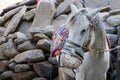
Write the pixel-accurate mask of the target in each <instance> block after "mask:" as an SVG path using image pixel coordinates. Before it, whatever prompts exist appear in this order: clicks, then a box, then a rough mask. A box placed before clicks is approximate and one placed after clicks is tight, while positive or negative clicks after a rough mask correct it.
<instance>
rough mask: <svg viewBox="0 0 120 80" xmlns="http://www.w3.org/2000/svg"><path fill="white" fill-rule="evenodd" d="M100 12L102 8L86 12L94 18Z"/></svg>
mask: <svg viewBox="0 0 120 80" xmlns="http://www.w3.org/2000/svg"><path fill="white" fill-rule="evenodd" d="M98 12H100V8H96V9H91V11H88V13H86V15H87V16H88V17H89V18H90V19H91V18H93V17H94V16H95V15H96V14H97V13H98Z"/></svg>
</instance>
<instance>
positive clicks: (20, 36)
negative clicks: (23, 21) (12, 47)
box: [12, 32, 29, 45]
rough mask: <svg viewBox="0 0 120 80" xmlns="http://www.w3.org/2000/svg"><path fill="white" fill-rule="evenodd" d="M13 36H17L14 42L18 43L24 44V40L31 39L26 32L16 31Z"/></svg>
mask: <svg viewBox="0 0 120 80" xmlns="http://www.w3.org/2000/svg"><path fill="white" fill-rule="evenodd" d="M12 37H13V38H15V40H14V43H15V44H16V45H18V44H22V43H23V42H25V41H28V40H29V38H28V37H27V35H26V34H24V33H21V32H16V33H14V34H13V35H12Z"/></svg>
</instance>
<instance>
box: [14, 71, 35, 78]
mask: <svg viewBox="0 0 120 80" xmlns="http://www.w3.org/2000/svg"><path fill="white" fill-rule="evenodd" d="M34 75H35V74H34V72H32V71H27V72H21V73H14V74H13V76H12V80H31V79H32V78H33V77H34Z"/></svg>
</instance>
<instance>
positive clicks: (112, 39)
mask: <svg viewBox="0 0 120 80" xmlns="http://www.w3.org/2000/svg"><path fill="white" fill-rule="evenodd" d="M107 36H108V38H109V40H110V43H111V47H115V46H116V45H117V41H118V35H116V34H107Z"/></svg>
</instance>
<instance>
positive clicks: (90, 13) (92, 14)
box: [87, 6, 110, 18]
mask: <svg viewBox="0 0 120 80" xmlns="http://www.w3.org/2000/svg"><path fill="white" fill-rule="evenodd" d="M109 10H110V6H107V7H100V8H96V9H91V11H88V13H87V16H88V17H89V18H92V17H94V16H95V15H96V14H97V13H98V12H104V11H109Z"/></svg>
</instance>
